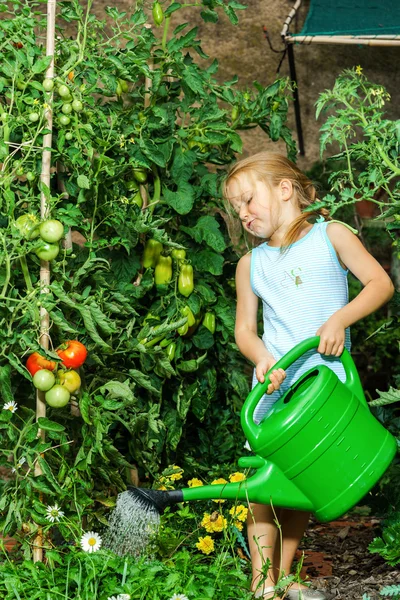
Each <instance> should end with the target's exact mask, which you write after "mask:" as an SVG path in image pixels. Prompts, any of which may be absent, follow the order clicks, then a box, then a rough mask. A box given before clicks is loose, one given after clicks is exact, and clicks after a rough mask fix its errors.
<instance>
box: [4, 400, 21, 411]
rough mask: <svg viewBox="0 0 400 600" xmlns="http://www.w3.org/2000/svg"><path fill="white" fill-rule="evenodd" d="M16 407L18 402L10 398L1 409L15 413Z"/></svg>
mask: <svg viewBox="0 0 400 600" xmlns="http://www.w3.org/2000/svg"><path fill="white" fill-rule="evenodd" d="M17 408H18V404H17V403H16V402H15V400H10V402H6V403H5V404H3V410H9V411H10V412H12V413H15V412H16V410H17Z"/></svg>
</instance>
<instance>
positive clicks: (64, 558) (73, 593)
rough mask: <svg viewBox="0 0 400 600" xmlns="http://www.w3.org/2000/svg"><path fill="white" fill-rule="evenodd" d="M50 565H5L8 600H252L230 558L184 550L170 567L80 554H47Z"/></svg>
mask: <svg viewBox="0 0 400 600" xmlns="http://www.w3.org/2000/svg"><path fill="white" fill-rule="evenodd" d="M47 555H48V559H49V560H48V563H47V565H44V564H43V563H33V562H32V561H30V560H26V561H24V562H23V563H22V564H19V565H16V564H14V563H12V562H5V563H2V564H1V565H0V594H1V597H2V598H4V600H22V598H30V599H31V600H35V599H41V598H47V597H48V598H50V597H51V598H56V597H60V598H64V600H106V599H107V598H110V597H114V598H115V597H117V596H118V595H119V594H121V595H122V594H128V596H127V597H130V598H131V600H141V599H142V598H146V600H147V599H149V600H169V599H170V598H172V596H173V595H174V594H182V596H183V595H185V596H186V597H188V598H197V599H198V600H211V599H212V598H226V599H228V598H233V597H234V598H239V599H240V600H250V598H251V597H252V594H251V593H250V592H249V591H248V581H247V579H248V578H247V576H246V575H245V574H244V573H243V571H242V569H241V568H240V566H239V565H238V562H237V560H235V559H234V558H232V557H231V556H229V555H227V554H220V555H219V556H217V557H216V558H215V559H212V560H207V559H204V558H202V557H201V556H200V555H199V556H197V557H193V556H192V555H191V554H190V553H189V552H188V551H187V550H181V551H180V552H177V553H176V554H175V556H174V560H173V561H172V560H170V561H169V562H168V563H166V562H162V561H160V560H157V559H154V558H153V559H149V558H143V559H137V558H134V557H128V558H121V557H118V556H115V555H114V554H111V553H109V552H106V551H102V550H99V551H98V552H96V553H94V554H93V553H92V554H86V553H83V552H81V551H79V550H78V549H77V548H70V549H69V550H68V553H65V552H64V551H63V550H62V549H57V550H51V551H49V552H48V553H47ZM118 597H119V596H118Z"/></svg>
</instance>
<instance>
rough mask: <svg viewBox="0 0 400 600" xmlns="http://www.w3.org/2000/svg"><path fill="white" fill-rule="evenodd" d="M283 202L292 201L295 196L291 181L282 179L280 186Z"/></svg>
mask: <svg viewBox="0 0 400 600" xmlns="http://www.w3.org/2000/svg"><path fill="white" fill-rule="evenodd" d="M279 187H280V191H281V197H282V200H285V201H287V200H290V199H291V197H292V195H293V184H292V182H291V181H290V179H282V181H281V182H280V184H279Z"/></svg>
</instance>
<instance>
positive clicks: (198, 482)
mask: <svg viewBox="0 0 400 600" xmlns="http://www.w3.org/2000/svg"><path fill="white" fill-rule="evenodd" d="M201 485H203V482H202V481H201V480H200V479H197V477H193V479H189V481H188V486H189V487H200V486H201Z"/></svg>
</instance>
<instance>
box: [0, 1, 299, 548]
mask: <svg viewBox="0 0 400 600" xmlns="http://www.w3.org/2000/svg"><path fill="white" fill-rule="evenodd" d="M57 6H58V8H59V14H58V15H57V39H56V48H55V70H56V77H55V80H54V82H52V81H49V80H48V79H46V78H45V73H46V72H47V71H46V69H47V68H48V67H49V64H50V60H51V57H46V56H44V50H43V46H44V43H45V33H46V21H45V18H44V16H43V12H42V9H43V3H41V2H31V1H27V0H26V1H25V0H15V2H12V3H11V2H7V3H2V4H1V6H0V10H1V11H2V19H1V20H0V40H1V43H2V61H1V64H0V106H1V109H0V119H1V121H0V124H1V127H0V162H1V164H2V167H1V170H0V207H1V214H2V215H3V217H2V220H1V223H0V323H1V327H0V345H1V358H0V392H1V396H2V399H3V401H4V405H3V406H4V409H3V410H2V411H1V412H0V448H1V458H0V466H2V467H3V473H4V477H5V481H4V485H3V494H2V499H1V503H0V513H1V519H0V530H2V531H3V532H4V533H7V534H12V535H17V536H20V537H21V539H22V541H23V544H24V551H25V553H26V556H28V555H29V552H30V549H31V544H32V542H33V540H34V539H35V536H36V535H37V533H38V531H40V527H45V523H46V511H47V508H46V507H47V506H48V505H51V504H54V503H57V506H59V508H60V509H62V511H64V512H65V514H66V515H67V517H68V519H70V520H75V523H76V525H77V526H78V524H79V522H80V520H81V518H84V519H85V522H86V523H87V525H88V526H90V527H91V526H92V524H93V526H94V524H95V523H96V522H98V521H100V522H102V523H106V517H105V514H106V513H107V511H108V510H109V508H110V506H112V505H113V503H114V501H115V500H114V499H115V495H116V494H117V492H118V491H119V490H122V489H124V488H125V487H126V484H127V483H129V482H130V481H131V478H132V477H134V476H135V472H136V471H135V469H137V470H138V472H139V475H140V478H141V479H142V480H146V479H147V478H148V479H149V480H151V479H152V478H154V477H155V476H156V475H157V473H158V472H159V471H160V469H161V468H162V467H165V466H166V465H168V464H171V463H173V462H176V461H179V463H180V464H182V465H183V466H184V467H185V470H186V472H187V473H190V472H192V473H193V474H194V473H198V472H201V471H204V470H206V469H207V468H208V467H207V464H208V463H213V464H215V463H216V462H218V461H219V462H221V463H232V461H234V460H235V458H236V455H237V453H238V448H241V447H242V445H243V441H244V440H243V434H242V432H241V430H240V425H239V419H238V412H239V410H240V407H241V404H242V402H243V400H244V398H245V397H246V395H247V393H248V389H249V388H248V386H249V382H248V377H247V374H246V373H244V367H245V363H244V361H243V359H242V358H241V357H240V356H239V353H238V351H237V348H236V346H235V344H234V341H233V326H234V310H235V309H234V307H235V300H234V282H233V275H234V269H235V263H236V255H235V254H234V252H233V250H232V249H231V247H230V243H229V239H228V235H227V232H226V228H225V219H226V215H225V213H224V211H223V209H222V203H221V202H220V192H219V189H220V185H219V184H220V178H221V176H222V175H223V172H224V165H226V164H228V163H230V162H231V161H232V160H233V159H234V158H235V156H236V154H237V153H240V152H241V149H242V143H241V139H240V136H239V134H238V131H240V130H241V129H248V128H251V127H256V126H259V127H261V128H262V129H263V130H264V131H265V132H266V134H267V135H269V136H270V137H271V138H272V139H273V140H278V139H280V138H281V139H283V140H284V141H285V142H286V144H287V147H288V152H289V153H290V154H291V155H292V156H293V155H294V151H295V147H294V143H293V141H292V138H291V134H290V132H289V130H288V128H287V127H286V125H285V120H286V114H287V108H288V97H289V94H290V87H289V86H288V82H287V81H286V80H277V81H276V82H274V83H273V84H272V85H270V86H268V87H267V88H264V87H262V86H261V85H259V84H258V83H257V82H256V83H255V84H254V88H252V89H249V90H245V91H241V90H240V89H239V88H238V86H237V78H235V79H234V80H232V81H229V82H225V83H219V82H217V80H216V77H215V76H216V73H217V69H218V65H217V62H216V61H208V62H207V63H206V64H205V63H204V62H203V63H202V65H204V64H205V66H201V61H204V60H205V59H207V58H208V57H207V56H206V55H205V54H204V52H203V51H202V49H201V46H200V41H199V40H198V39H197V28H196V27H195V28H191V27H190V26H189V24H188V23H181V24H179V25H178V26H177V27H176V28H175V30H174V31H173V32H170V31H169V25H170V15H171V14H172V12H175V11H177V10H178V9H179V8H180V5H179V4H177V3H172V4H170V5H168V7H167V8H165V7H164V9H162V10H163V17H164V20H163V29H162V33H161V34H160V36H159V37H157V36H156V35H155V33H154V31H155V29H153V27H152V22H153V21H152V18H151V16H150V21H149V18H148V17H149V15H148V14H147V13H146V11H145V10H144V8H143V7H142V3H138V6H137V7H136V8H135V9H134V10H133V12H132V14H128V13H125V12H121V11H119V10H118V9H117V8H108V9H106V13H107V19H108V22H107V23H106V22H104V21H100V20H98V19H97V18H95V17H94V16H93V15H92V14H91V6H92V1H88V2H87V3H86V8H85V9H84V8H83V7H82V6H81V5H80V4H79V2H78V0H72V1H71V2H59V3H57ZM198 6H199V7H200V8H201V11H202V13H201V14H202V16H203V18H204V19H205V20H208V21H210V20H212V21H215V20H216V19H218V12H217V11H218V10H220V9H221V10H224V11H225V12H226V13H227V15H228V16H229V18H230V20H231V21H232V23H237V16H236V13H235V9H241V8H243V7H242V6H241V5H239V4H238V3H237V2H233V1H230V0H229V1H223V0H211V1H209V0H207V2H205V3H204V5H202V6H201V5H198ZM157 10H158V15H156V21H157V23H156V24H158V21H159V20H160V17H161V16H162V15H160V12H159V7H157ZM195 57H196V58H197V59H198V62H196V61H195ZM53 83H54V88H53ZM50 108H51V110H52V116H53V128H52V151H51V177H50V181H47V182H46V179H45V177H44V176H43V175H42V169H44V166H43V165H44V163H43V160H44V159H42V156H44V155H43V145H44V146H45V149H47V150H48V148H49V143H50V142H49V137H48V136H49V135H50V133H51V129H50V128H49V127H50V121H49V120H48V117H49V114H50V113H49V109H50ZM47 150H46V151H47ZM49 216H50V217H51V219H52V220H54V219H57V220H59V221H60V222H61V223H62V224H63V226H64V232H65V239H64V241H63V243H62V247H61V248H60V249H59V248H58V242H55V243H53V244H52V245H51V244H50V246H51V247H50V248H44V247H43V242H44V241H45V240H44V237H43V232H42V228H41V227H40V229H39V224H40V223H41V222H43V221H45V222H46V223H47V225H48V218H49ZM47 225H46V227H47ZM39 231H40V232H41V233H40V236H39V237H37V233H38V232H39ZM150 243H151V244H152V245H153V247H152V248H150ZM155 248H158V250H155ZM160 250H162V254H161V256H160ZM57 252H59V254H58V256H57V257H55V254H56V253H57ZM38 253H39V254H38ZM53 255H54V257H53ZM40 257H42V259H45V262H44V263H43V262H42V263H41V262H40ZM47 261H50V262H47ZM48 265H50V267H51V276H50V279H49V274H48V270H47V269H48ZM192 269H193V274H192ZM193 278H194V279H193ZM71 339H78V340H79V341H80V342H82V343H83V344H84V345H85V346H86V348H87V350H88V358H87V360H86V363H85V365H84V367H81V368H80V369H79V374H80V377H81V379H82V385H81V388H80V391H77V392H75V393H74V394H73V398H72V400H73V402H72V403H70V404H67V406H66V407H64V408H57V407H53V408H49V407H48V412H47V416H46V417H44V407H45V404H44V393H43V392H38V395H37V409H36V410H35V404H34V402H35V396H34V388H33V386H32V377H31V375H30V373H29V372H28V371H27V369H26V367H25V361H26V359H27V358H28V356H29V355H31V353H33V352H34V351H38V352H40V353H41V354H42V355H43V356H44V357H46V358H47V359H48V360H52V361H55V362H56V363H57V367H56V368H57V373H56V376H57V378H60V372H62V371H63V367H62V365H61V361H60V357H59V355H58V354H57V352H56V349H57V348H58V347H59V345H60V344H63V343H64V342H65V341H66V340H71ZM47 341H48V342H49V344H48V347H47ZM60 381H62V379H60ZM52 404H53V405H54V402H53V401H52ZM16 405H17V406H16ZM38 411H39V412H38ZM35 415H38V416H39V417H40V419H39V422H38V423H36V422H35ZM38 436H39V437H38ZM42 499H44V500H43V501H42ZM61 533H62V535H63V536H64V537H65V538H66V539H68V538H69V536H70V532H69V530H68V528H66V527H64V529H63V530H62V532H61Z"/></svg>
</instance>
